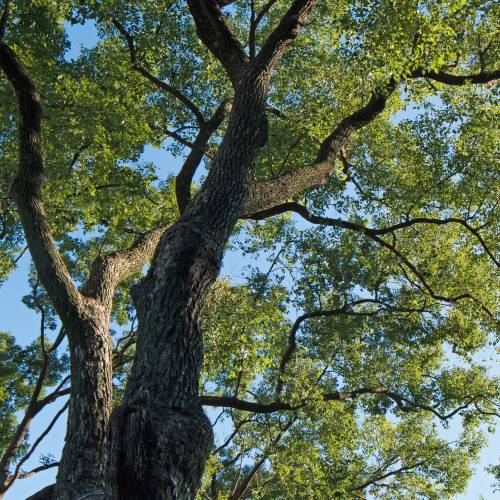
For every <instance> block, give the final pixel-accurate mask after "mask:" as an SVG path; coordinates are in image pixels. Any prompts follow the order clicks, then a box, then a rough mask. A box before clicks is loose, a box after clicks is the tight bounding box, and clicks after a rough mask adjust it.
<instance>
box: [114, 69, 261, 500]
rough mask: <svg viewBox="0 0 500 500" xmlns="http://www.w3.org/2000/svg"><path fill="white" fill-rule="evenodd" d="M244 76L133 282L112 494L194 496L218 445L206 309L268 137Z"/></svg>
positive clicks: (257, 85) (255, 94)
mask: <svg viewBox="0 0 500 500" xmlns="http://www.w3.org/2000/svg"><path fill="white" fill-rule="evenodd" d="M244 82H245V83H244V84H242V86H241V87H243V86H244V88H241V87H240V88H239V89H238V90H237V91H236V95H235V99H234V101H233V110H232V113H231V117H230V121H229V126H228V130H227V132H226V135H225V137H224V140H223V142H222V144H221V146H220V148H219V151H218V153H217V156H216V158H215V161H214V164H213V166H212V168H211V170H210V173H209V175H208V177H207V180H206V181H205V183H204V185H203V187H202V189H201V191H200V193H199V194H198V196H197V197H196V199H195V200H194V201H193V203H192V204H191V205H190V206H189V207H188V209H187V211H186V212H185V214H184V216H183V217H182V218H181V220H180V221H179V222H178V223H177V224H175V225H174V226H173V227H172V228H171V229H170V230H169V231H167V232H166V233H165V234H164V235H163V237H162V239H161V241H160V243H159V245H158V248H157V252H156V255H155V258H154V260H153V263H152V265H151V269H150V271H149V272H148V274H147V276H146V277H145V278H144V279H143V280H142V282H141V283H139V284H138V285H137V286H136V287H135V289H134V290H133V298H134V303H135V306H136V309H137V313H138V319H139V323H138V325H139V331H138V341H137V350H136V357H135V360H134V366H133V369H132V373H131V376H130V378H129V382H128V386H127V390H126V394H125V398H124V405H123V406H122V407H121V408H119V409H117V410H116V411H115V412H114V414H113V417H112V422H111V426H110V466H109V474H110V476H109V480H108V490H107V495H108V496H107V498H110V499H113V500H116V499H120V500H125V499H127V500H133V499H141V500H142V499H144V498H148V499H151V500H153V499H158V500H160V499H193V498H195V497H196V492H197V490H198V488H199V485H200V481H201V477H202V474H203V470H204V467H205V463H206V460H207V458H208V455H209V453H210V450H211V447H212V444H213V435H212V428H211V425H210V422H209V420H208V418H207V417H206V415H205V414H204V412H203V410H202V407H201V404H200V401H199V387H198V384H199V377H200V371H201V365H202V350H203V341H202V334H201V331H200V326H199V319H200V312H201V308H202V306H203V301H204V299H205V297H206V295H207V292H208V289H209V287H210V285H211V283H212V282H213V281H214V280H215V278H216V277H217V275H218V273H219V270H220V265H221V259H222V253H223V250H224V247H225V245H226V243H227V240H228V238H229V234H230V232H231V230H232V228H233V227H234V224H235V223H236V221H237V219H238V216H239V215H240V213H241V211H242V209H243V206H244V203H245V197H246V195H247V193H248V188H249V182H250V170H251V166H252V164H253V162H254V160H255V157H256V154H257V151H258V149H259V148H260V147H261V146H262V145H263V144H264V143H265V140H266V138H267V126H266V118H265V112H264V103H265V90H266V88H265V87H266V84H267V82H266V81H264V80H261V81H256V80H255V79H254V80H252V79H251V78H248V79H247V80H245V81H244Z"/></svg>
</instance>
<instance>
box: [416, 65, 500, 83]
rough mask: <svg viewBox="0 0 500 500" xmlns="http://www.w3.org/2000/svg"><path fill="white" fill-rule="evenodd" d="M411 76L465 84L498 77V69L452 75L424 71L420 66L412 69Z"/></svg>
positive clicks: (499, 71)
mask: <svg viewBox="0 0 500 500" xmlns="http://www.w3.org/2000/svg"><path fill="white" fill-rule="evenodd" d="M411 76H412V78H429V79H430V80H434V81H436V82H439V83H444V84H445V85H465V84H467V83H480V84H482V83H489V82H492V81H494V80H498V79H499V78H500V70H493V71H481V72H480V73H476V74H471V75H453V74H451V73H446V72H444V71H424V70H422V69H421V68H418V69H416V70H414V71H413V72H412V74H411Z"/></svg>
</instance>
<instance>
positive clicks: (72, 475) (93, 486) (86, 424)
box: [54, 300, 113, 500]
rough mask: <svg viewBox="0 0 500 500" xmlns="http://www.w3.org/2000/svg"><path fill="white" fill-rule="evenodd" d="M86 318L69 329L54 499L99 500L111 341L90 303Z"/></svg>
mask: <svg viewBox="0 0 500 500" xmlns="http://www.w3.org/2000/svg"><path fill="white" fill-rule="evenodd" d="M84 314H85V316H86V319H85V320H83V321H78V322H76V325H74V326H73V325H72V326H71V327H70V328H67V331H68V337H69V345H70V356H71V397H70V404H69V411H68V424H67V430H66V438H65V445H64V449H63V453H62V457H61V462H60V466H59V472H58V475H57V483H56V489H55V496H54V498H56V499H57V500H75V499H77V498H80V497H83V496H84V495H89V494H90V493H92V492H94V493H95V495H93V496H91V497H90V496H89V498H102V496H103V491H104V471H105V467H106V457H105V449H106V448H105V446H106V432H107V425H108V422H109V417H110V415H111V411H112V405H113V386H112V342H111V336H110V334H109V328H108V314H107V312H106V311H105V310H104V308H102V307H99V306H98V305H97V303H96V302H94V301H90V300H89V305H88V306H87V310H86V312H85V313H84ZM99 495H100V496H99Z"/></svg>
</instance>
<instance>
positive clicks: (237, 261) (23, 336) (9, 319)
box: [0, 23, 500, 500]
mask: <svg viewBox="0 0 500 500" xmlns="http://www.w3.org/2000/svg"><path fill="white" fill-rule="evenodd" d="M67 28H68V34H69V38H70V41H71V49H70V50H69V52H68V55H67V57H68V58H69V59H71V58H76V57H77V56H78V55H79V53H80V50H81V48H82V47H91V46H92V45H94V44H95V41H96V32H95V28H94V26H93V25H92V24H91V23H88V24H87V25H86V26H81V25H75V26H68V27H67ZM399 118H403V117H402V116H401V117H399ZM142 159H143V160H144V161H146V162H153V163H156V164H161V165H162V171H163V172H165V174H168V173H175V172H176V171H177V170H178V168H179V160H178V159H175V158H173V157H172V156H171V155H170V154H169V153H167V152H166V151H163V150H157V149H154V148H151V147H149V148H146V151H145V153H144V155H143V158H142ZM29 263H30V258H29V255H28V254H25V255H24V256H23V258H22V259H21V260H20V262H19V266H18V269H17V270H16V271H15V272H14V274H13V275H12V277H11V279H9V280H8V281H7V282H6V283H5V284H4V286H3V287H2V288H0V304H1V310H2V311H6V312H7V313H6V314H5V312H4V314H3V315H2V318H1V322H0V330H3V331H9V332H11V333H13V334H14V335H15V336H16V339H17V342H18V343H20V344H23V345H24V344H27V343H30V342H32V341H33V339H34V338H35V337H36V335H37V332H38V328H39V323H38V318H37V317H36V315H35V314H34V313H33V311H30V310H28V309H27V308H26V307H25V306H24V305H23V304H22V303H21V301H20V299H21V297H22V296H23V295H25V294H27V293H28V292H29V288H28V285H27V280H26V277H27V273H28V269H29ZM246 264H247V262H243V261H242V259H241V258H238V256H237V254H235V253H230V254H228V255H227V256H226V258H225V261H224V268H223V274H227V275H229V276H230V277H232V278H234V279H235V280H238V278H239V276H240V275H241V269H242V267H244V266H245V265H246ZM63 404H64V401H58V402H57V403H54V405H53V406H51V407H49V408H47V409H46V410H44V412H42V414H41V415H40V416H39V417H37V418H36V419H35V421H34V423H33V425H32V429H31V432H30V435H31V436H32V437H33V438H35V437H36V436H38V435H39V434H40V433H41V432H42V431H43V430H44V429H45V427H46V426H47V424H48V422H49V421H50V420H51V418H52V416H53V415H54V414H55V412H56V411H57V409H59V408H60V407H61V406H62V405H63ZM218 430H219V431H220V432H222V433H223V434H225V433H226V432H227V426H226V425H225V424H222V425H221V426H218ZM457 431H458V428H457V427H456V426H455V427H454V426H453V425H452V426H451V429H450V430H449V432H450V433H452V434H453V433H456V432H457ZM64 432H65V419H64V418H62V419H61V420H60V421H59V422H58V424H56V426H55V427H54V429H53V430H52V431H51V433H50V434H49V436H48V437H47V438H46V439H45V440H44V441H43V442H42V444H41V445H40V447H39V448H38V450H37V452H36V453H35V454H34V456H33V457H32V459H31V460H29V461H28V462H27V463H26V470H29V469H31V468H33V467H36V466H37V465H39V461H38V459H39V457H40V455H41V454H49V453H51V454H53V455H54V457H56V458H58V457H59V456H60V451H61V449H62V445H63V442H64ZM498 450H500V433H499V432H498V431H497V433H496V434H495V435H494V436H491V438H490V443H489V446H488V447H487V448H485V449H484V450H483V453H482V455H481V463H480V464H479V466H478V471H477V473H476V474H475V476H474V478H473V480H472V481H471V483H470V485H469V488H468V490H467V492H466V493H465V494H464V495H461V496H459V497H457V500H477V499H479V498H484V499H486V500H490V499H495V498H498V499H500V494H494V493H493V491H492V488H491V483H492V481H493V478H492V477H491V476H490V475H488V474H486V473H485V472H484V471H483V468H484V466H486V465H488V464H492V463H496V462H497V461H498V458H499V457H498V455H499V451H498ZM55 474H56V472H55V469H51V470H48V471H45V472H43V473H40V474H37V475H35V476H34V477H32V478H29V479H24V480H18V481H16V483H15V485H14V486H13V487H12V488H11V489H10V490H9V492H8V493H7V495H6V497H5V498H6V499H7V500H19V499H23V498H26V496H28V495H30V494H33V493H34V492H36V491H38V490H39V489H41V488H42V487H44V486H46V485H48V484H51V483H52V482H53V481H54V479H55Z"/></svg>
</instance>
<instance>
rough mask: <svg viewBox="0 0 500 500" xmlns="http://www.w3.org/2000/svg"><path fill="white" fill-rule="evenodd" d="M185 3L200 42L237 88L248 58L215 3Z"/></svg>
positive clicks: (207, 0)
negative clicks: (222, 67)
mask: <svg viewBox="0 0 500 500" xmlns="http://www.w3.org/2000/svg"><path fill="white" fill-rule="evenodd" d="M187 3H188V6H189V10H190V12H191V15H192V17H193V19H194V22H195V25H196V32H197V33H198V36H199V38H200V40H201V41H202V42H203V43H204V45H205V46H206V47H207V48H208V50H210V52H212V54H213V55H214V56H215V57H216V58H217V59H218V60H219V61H220V63H221V64H222V65H223V66H224V68H225V70H226V72H227V74H228V76H229V79H230V80H231V82H232V83H233V86H237V84H238V81H239V76H240V73H241V70H242V68H243V67H244V66H245V65H246V63H247V62H248V58H247V55H246V54H245V51H244V50H243V47H242V46H241V44H240V42H239V41H238V40H237V39H236V37H235V36H234V34H233V33H232V32H231V29H230V28H229V25H228V24H227V21H226V19H225V17H224V15H223V14H222V12H221V10H220V8H219V6H218V5H217V2H216V1H215V0H188V2H187Z"/></svg>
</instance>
